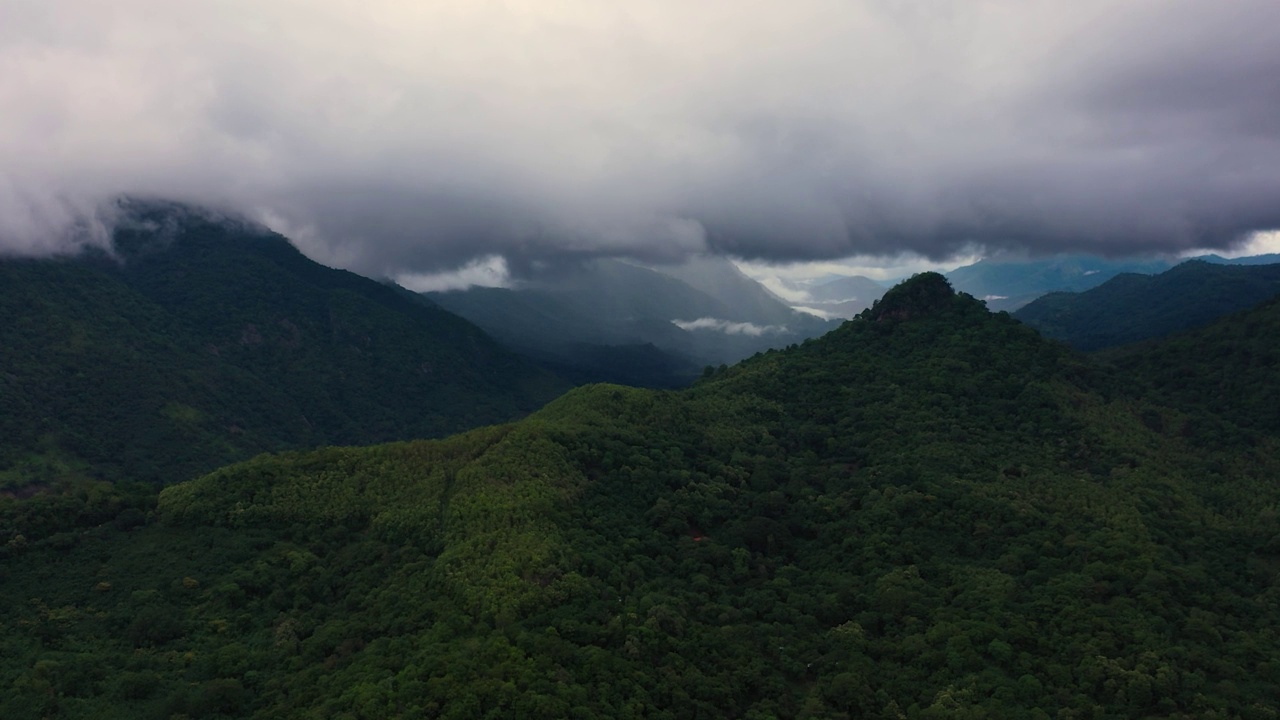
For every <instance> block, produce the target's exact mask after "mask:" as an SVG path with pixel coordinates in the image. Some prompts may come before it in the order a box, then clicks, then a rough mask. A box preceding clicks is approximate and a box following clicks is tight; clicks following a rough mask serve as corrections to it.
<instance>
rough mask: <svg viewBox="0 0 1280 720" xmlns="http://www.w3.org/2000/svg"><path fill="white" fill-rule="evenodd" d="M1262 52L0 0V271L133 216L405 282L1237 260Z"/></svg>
mask: <svg viewBox="0 0 1280 720" xmlns="http://www.w3.org/2000/svg"><path fill="white" fill-rule="evenodd" d="M1277 29H1280V2H1275V0H1230V1H1229V2H1217V1H1215V0H1195V1H1194V2H1189V1H1178V0H1161V1H1159V2H1156V1H1144V0H1122V1H1116V2H1096V1H1089V0H1084V1H1080V0H1073V1H1072V2H1063V1H1062V0H1009V1H1008V2H979V1H974V0H966V1H964V2H954V3H949V2H944V1H943V0H918V1H911V0H897V1H890V0H880V1H874V0H872V1H866V2H852V1H850V0H786V2H782V1H780V0H773V1H770V2H763V1H760V0H695V1H693V2H690V1H689V0H643V1H638V2H616V3H611V2H602V1H601V0H529V1H527V2H522V1H514V0H513V1H508V2H500V1H485V2H482V1H479V0H457V1H453V2H432V1H430V0H419V1H415V2H405V1H401V0H397V1H390V0H305V1H304V0H203V1H199V0H184V1H182V2H177V1H175V0H112V1H111V2H104V1H102V0H2V2H0V247H3V248H5V249H7V250H8V251H9V252H15V251H17V252H47V251H49V250H51V249H54V248H57V247H60V243H61V242H62V240H60V238H62V237H64V236H65V234H66V233H65V232H63V231H62V229H64V228H65V225H66V224H67V223H68V222H72V221H73V220H74V219H76V218H83V217H84V216H85V214H86V213H89V212H90V211H91V210H92V209H93V208H95V207H98V206H99V204H100V203H102V202H103V201H105V200H109V199H110V198H112V197H116V196H118V195H120V194H122V193H127V194H141V195H159V196H165V197H173V198H177V199H184V200H190V201H196V202H203V203H214V204H218V205H224V206H229V207H233V208H238V209H240V210H242V211H244V212H247V213H249V214H251V215H252V216H254V217H256V218H259V219H262V220H264V221H266V222H268V223H269V224H270V225H271V226H272V227H274V228H276V229H278V230H281V231H282V232H285V233H286V234H288V235H290V236H291V237H293V238H294V239H295V241H296V242H298V243H299V245H300V246H301V247H302V248H303V249H304V250H305V251H306V252H308V253H309V254H311V255H312V256H313V257H316V258H317V259H319V260H322V261H324V262H328V263H330V264H337V265H341V266H345V267H350V268H352V269H355V270H358V271H361V272H365V273H368V274H373V275H392V276H396V275H402V274H404V273H430V272H433V271H439V270H446V269H450V268H457V267H461V266H464V265H468V264H470V266H471V267H473V268H474V267H482V266H483V267H488V266H491V265H493V264H494V263H496V262H498V261H497V260H494V258H498V257H501V258H503V260H502V261H501V264H502V265H503V266H504V267H507V268H509V269H511V270H512V271H513V272H517V273H518V272H519V270H520V268H522V267H526V266H527V264H528V263H531V262H538V261H555V260H558V259H564V258H575V257H589V256H592V255H598V254H605V255H617V256H631V257H636V258H639V259H642V260H662V259H673V258H678V257H680V256H682V255H684V254H686V253H692V252H704V251H710V252H719V253H724V254H731V255H734V256H736V257H741V258H746V259H748V260H753V261H756V262H773V263H781V262H788V261H798V260H827V259H836V258H843V257H848V256H855V255H856V256H862V257H868V256H871V257H874V256H878V255H886V256H896V255H899V254H901V253H904V252H906V253H917V254H920V255H923V256H926V257H930V258H934V259H941V258H946V257H949V256H952V255H955V254H957V253H961V254H966V255H969V254H972V253H974V252H996V251H1000V250H1006V249H1012V250H1028V251H1032V252H1053V251H1063V250H1071V251H1087V252H1103V253H1108V254H1125V253H1136V252H1146V251H1166V252H1177V251H1180V250H1185V249H1187V248H1191V247H1224V246H1227V245H1228V244H1230V243H1232V242H1233V241H1236V240H1238V239H1239V238H1241V237H1243V236H1245V235H1247V234H1248V233H1250V232H1251V231H1254V230H1259V229H1268V228H1276V227H1280V41H1278V40H1277V38H1276V37H1275V33H1276V31H1277ZM82 226H83V223H82ZM478 258H479V259H480V260H477V259H478ZM477 263H479V264H478V265H477Z"/></svg>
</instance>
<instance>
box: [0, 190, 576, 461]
mask: <svg viewBox="0 0 1280 720" xmlns="http://www.w3.org/2000/svg"><path fill="white" fill-rule="evenodd" d="M125 211H126V212H127V214H128V217H129V218H131V219H130V220H128V221H126V222H125V223H124V224H123V225H122V226H121V228H120V229H118V230H117V231H116V234H115V239H114V256H110V255H108V254H106V253H101V252H98V253H89V254H86V255H82V256H79V257H75V258H63V259H52V260H15V259H8V260H3V261H0V317H3V318H4V322H3V323H0V368H3V372H2V373H0V396H2V397H3V398H4V403H3V408H2V409H0V482H2V483H3V484H4V485H5V486H17V485H22V484H26V483H29V482H47V481H51V480H56V479H57V478H59V477H64V476H74V475H88V476H92V477H104V478H110V479H119V480H123V479H133V480H145V481H148V482H175V481H178V480H186V479H189V478H191V477H194V476H196V475H199V474H203V473H206V472H209V471H210V470H212V469H214V468H216V467H218V466H220V465H223V464H226V463H227V462H231V461H234V460H239V459H246V458H248V457H251V456H253V455H254V454H257V453H259V452H264V451H277V450H284V449H289V448H303V447H316V446H320V445H328V444H335V443H341V444H355V443H361V444H367V443H374V442H385V441H388V440H395V439H405V438H411V437H433V436H440V435H445V434H448V433H452V432H457V431H459V430H462V429H465V428H469V427H475V426H477V425H483V424H488V423H493V422H498V421H503V420H509V419H512V418H514V417H517V416H519V415H521V414H525V413H527V412H529V411H531V410H534V409H536V408H537V407H539V406H540V405H541V404H542V403H544V402H545V401H546V400H548V399H550V398H552V397H554V396H555V395H557V394H559V393H560V392H563V390H564V389H566V388H567V387H568V384H567V383H566V382H564V381H562V380H560V379H558V378H556V377H554V376H553V375H551V374H550V373H549V372H547V371H546V370H543V369H541V368H540V367H538V366H535V365H534V364H533V363H532V362H530V361H528V360H525V359H522V358H520V357H517V356H515V355H513V354H512V353H511V352H509V351H507V350H505V349H503V348H501V347H499V346H498V345H497V344H496V343H494V342H493V341H492V340H491V339H489V338H488V337H487V336H485V335H484V333H483V332H482V331H480V330H479V329H478V328H476V327H475V326H473V325H471V324H470V323H467V322H466V321H465V320H462V319H461V318H459V317H457V316H455V315H452V314H450V313H448V312H446V311H444V310H442V309H440V308H438V307H434V306H429V305H427V304H425V303H423V302H422V301H421V300H420V299H418V298H416V297H415V296H413V295H412V294H409V293H407V292H406V291H403V290H400V289H397V288H392V287H388V286H385V285H382V284H379V283H377V282H374V281H372V280H369V279H366V278H363V277H360V276H358V275H354V274H352V273H349V272H344V271H340V270H333V269H330V268H326V267H323V266H321V265H318V264H316V263H314V262H312V261H310V260H308V259H307V258H305V257H304V256H303V255H302V254H301V253H299V252H298V251H297V250H296V249H294V248H293V246H292V245H290V244H289V243H288V241H287V240H285V238H283V237H281V236H279V235H276V234H274V233H270V232H267V231H265V230H263V229H261V228H257V227H253V226H251V225H249V224H246V223H244V222H243V221H238V220H234V219H227V218H219V217H215V216H213V215H211V214H209V213H207V212H203V211H199V210H195V209H192V208H187V207H183V206H178V205H170V204H161V203H140V202H136V201H135V202H133V203H131V204H129V205H128V206H126V208H125Z"/></svg>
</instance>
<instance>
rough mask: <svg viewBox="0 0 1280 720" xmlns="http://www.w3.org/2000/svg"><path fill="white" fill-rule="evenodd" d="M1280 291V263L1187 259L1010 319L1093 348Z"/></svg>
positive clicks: (1151, 334) (1187, 324) (1157, 333)
mask: <svg viewBox="0 0 1280 720" xmlns="http://www.w3.org/2000/svg"><path fill="white" fill-rule="evenodd" d="M1278 294H1280V264H1264V265H1225V264H1215V263H1209V262H1205V261H1202V260H1189V261H1187V262H1184V263H1182V264H1180V265H1177V266H1176V267H1173V268H1171V269H1169V270H1166V271H1165V272H1163V273H1161V274H1159V275H1137V274H1122V275H1117V276H1116V277H1114V278H1112V279H1110V280H1108V281H1107V282H1105V283H1103V284H1102V285H1099V286H1098V287H1095V288H1093V289H1091V290H1086V291H1084V292H1081V293H1050V294H1048V295H1045V296H1043V297H1040V298H1038V299H1036V300H1034V301H1033V302H1031V303H1029V304H1027V305H1026V306H1024V307H1022V308H1021V309H1019V310H1017V311H1016V312H1014V313H1013V316H1014V317H1015V318H1017V319H1019V320H1021V321H1022V322H1025V323H1027V324H1028V325H1030V326H1032V327H1034V328H1036V329H1037V330H1039V331H1040V332H1041V333H1043V334H1044V335H1046V336H1048V337H1051V338H1055V339H1058V340H1062V341H1064V342H1066V343H1068V344H1069V345H1071V346H1072V347H1075V348H1077V349H1079V350H1085V351H1090V350H1100V349H1103V348H1108V347H1114V346H1116V345H1123V344H1126V343H1131V342H1137V341H1139V340H1145V339H1148V338H1155V337H1161V336H1164V335H1168V334H1170V333H1174V332H1177V331H1180V330H1186V329H1189V328H1193V327H1197V326H1200V325H1205V324H1207V323H1210V322H1212V321H1214V320H1216V319H1217V318H1220V317H1222V316H1224V315H1227V314H1229V313H1232V312H1236V311H1239V310H1243V309H1245V308H1249V307H1253V306H1254V305H1257V304H1258V303H1260V302H1263V301H1264V300H1267V299H1269V298H1272V297H1275V296H1276V295H1278Z"/></svg>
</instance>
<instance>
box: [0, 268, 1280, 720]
mask: <svg viewBox="0 0 1280 720" xmlns="http://www.w3.org/2000/svg"><path fill="white" fill-rule="evenodd" d="M939 280H940V279H939V278H935V277H931V276H920V277H917V278H915V279H913V280H912V281H909V283H908V284H906V285H905V286H903V287H902V288H900V289H899V291H898V292H894V293H889V294H886V296H885V298H884V299H883V300H882V301H881V303H880V304H879V305H877V306H876V307H875V308H872V309H871V310H869V311H868V312H867V313H865V314H864V315H863V316H862V317H861V318H860V319H857V320H854V321H851V322H848V323H846V324H845V325H843V326H842V327H841V328H840V329H839V330H837V331H835V332H833V333H831V334H829V335H828V336H826V337H824V338H822V339H820V340H815V341H810V342H806V343H804V344H802V345H799V346H795V347H792V348H790V349H788V350H786V351H772V352H768V353H763V354H760V355H757V356H755V357H753V358H751V359H750V360H747V361H745V362H743V363H741V364H739V365H737V366H734V367H731V368H725V369H721V370H715V371H711V372H708V373H706V374H705V376H704V377H703V378H702V379H701V380H700V381H699V382H698V383H697V384H696V385H695V386H694V387H692V388H690V389H688V390H686V391H681V392H674V391H650V390H640V389H635V388H626V387H620V386H613V385H593V386H587V387H582V388H578V389H575V390H573V391H571V392H569V393H567V394H565V395H563V396H562V397H560V398H559V399H557V400H555V401H553V402H551V403H550V404H548V405H547V406H546V407H544V408H543V409H542V410H540V411H538V412H537V413H535V414H533V415H531V416H530V417H528V418H526V419H524V420H522V421H520V422H517V423H514V424H510V425H504V426H497V427H490V428H484V429H480V430H476V431H473V432H469V433H466V434H463V435H458V436H454V437H451V438H448V439H444V440H425V441H414V442H407V443H394V444H388V445H379V446H374V447H368V448H359V449H357V448H329V449H324V450H319V451H314V452H306V453H286V454H278V455H267V456H261V457H257V458H254V459H252V460H249V461H246V462H242V463H240V464H237V465H232V466H228V467H225V468H222V469H220V470H218V471H216V472H214V473H211V474H209V475H206V476H204V477H202V478H200V479H198V480H195V481H191V482H188V483H183V484H179V485H175V486H172V487H169V488H166V489H165V490H164V491H163V492H162V493H161V494H160V496H159V498H158V499H157V498H155V497H154V496H148V495H145V494H143V493H135V494H132V495H131V494H128V493H126V492H124V486H111V485H106V484H101V485H94V484H92V483H85V484H80V485H75V484H70V485H68V489H67V492H64V493H62V494H56V495H55V494H47V495H40V496H37V497H35V498H31V499H29V500H23V501H18V500H3V501H0V502H3V503H5V504H3V505H0V510H3V514H2V515H0V518H3V522H4V524H3V525H2V526H0V527H2V528H3V529H4V531H5V532H6V533H9V535H8V536H7V537H8V538H9V539H8V540H7V542H8V544H7V545H6V546H5V553H6V554H5V556H4V565H3V572H4V573H5V576H4V578H3V580H4V582H3V583H0V622H3V624H4V627H5V628H6V630H7V632H5V633H4V634H0V658H3V661H0V686H3V687H6V688H9V689H10V690H9V692H8V693H7V694H5V695H3V699H0V714H3V715H4V717H14V718H28V717H31V718H34V717H42V716H47V715H59V716H64V717H95V718H98V717H104V718H110V717H122V718H123V717H140V716H164V717H170V716H172V715H175V714H183V715H187V716H190V717H246V716H250V717H302V718H306V717H315V718H321V717H325V718H327V717H371V718H372V717H377V718H394V717H406V718H407V717H424V716H425V717H443V718H475V717H492V718H505V717H548V718H552V717H554V718H561V717H610V718H614V717H618V718H641V717H653V718H677V717H744V718H767V717H797V718H852V717H889V718H932V717H947V718H950V717H975V718H976V717H999V718H1044V717H1051V718H1052V717H1061V718H1083V717H1117V718H1118V717H1127V718H1147V717H1175V718H1200V717H1222V718H1252V717H1270V716H1274V715H1275V714H1276V713H1277V712H1280V706H1278V705H1277V701H1276V698H1280V663H1277V662H1275V660H1274V658H1276V657H1280V610H1278V608H1280V603H1278V600H1280V587H1278V586H1277V584H1276V581H1277V571H1278V570H1280V540H1278V539H1277V538H1280V519H1278V518H1280V513H1277V508H1280V489H1277V487H1276V486H1275V483H1274V478H1275V477H1276V476H1277V474H1278V472H1280V454H1278V452H1277V451H1280V441H1278V439H1277V435H1276V427H1275V426H1274V425H1270V424H1269V422H1270V420H1269V419H1267V417H1269V416H1267V417H1260V418H1259V417H1253V416H1252V415H1247V414H1244V413H1241V414H1238V415H1236V414H1232V413H1233V412H1235V411H1234V410H1231V409H1230V406H1231V403H1230V402H1229V401H1225V402H1224V403H1223V404H1222V405H1221V406H1216V405H1213V404H1211V403H1209V402H1208V400H1207V398H1208V397H1210V395H1211V393H1212V388H1214V387H1217V384H1219V383H1221V382H1222V379H1221V378H1220V377H1216V376H1213V375H1211V374H1207V373H1200V372H1199V370H1197V368H1198V366H1195V365H1192V366H1190V367H1191V369H1192V370H1193V372H1190V373H1188V374H1183V375H1178V376H1177V377H1179V378H1180V382H1181V383H1182V385H1183V386H1185V388H1188V389H1185V390H1184V392H1185V394H1184V395H1178V394H1175V393H1174V392H1173V390H1172V389H1168V388H1165V386H1164V385H1162V384H1160V378H1161V377H1164V376H1163V375H1161V374H1160V372H1157V369H1159V368H1165V367H1166V364H1167V365H1168V366H1169V367H1171V368H1172V367H1176V366H1177V365H1178V363H1182V362H1185V361H1187V359H1188V358H1189V357H1194V355H1192V352H1193V351H1192V350H1191V348H1192V347H1193V346H1194V347H1196V348H1198V352H1199V353H1200V355H1199V357H1202V358H1210V357H1219V356H1218V353H1222V355H1221V358H1220V360H1221V361H1222V362H1227V361H1228V358H1230V362H1232V363H1234V362H1240V363H1244V361H1243V360H1238V358H1237V356H1236V354H1235V353H1234V352H1233V351H1232V350H1231V349H1232V348H1241V345H1240V344H1239V343H1240V341H1241V340H1242V338H1243V337H1244V335H1242V334H1247V333H1248V332H1250V330H1249V328H1252V329H1253V330H1254V331H1257V332H1259V333H1265V329H1266V328H1267V327H1270V325H1269V324H1267V323H1270V322H1271V320H1272V319H1273V318H1272V316H1273V315H1274V311H1273V310H1268V311H1267V313H1266V314H1263V315H1256V314H1254V315H1246V316H1242V317H1240V318H1237V319H1234V320H1233V321H1232V323H1235V324H1229V325H1226V326H1222V327H1221V328H1219V329H1217V330H1214V331H1213V332H1214V333H1221V334H1213V333H1209V332H1208V331H1206V334H1204V335H1200V336H1197V337H1196V338H1195V339H1194V340H1188V341H1187V344H1186V345H1185V346H1184V345H1179V344H1177V343H1171V344H1170V345H1168V346H1166V347H1165V348H1164V349H1160V348H1156V349H1153V350H1151V351H1150V352H1147V353H1144V354H1142V355H1133V356H1128V357H1125V358H1122V359H1121V358H1118V359H1116V360H1115V363H1117V364H1119V365H1121V366H1122V368H1120V369H1118V368H1116V367H1112V366H1104V365H1101V364H1098V363H1095V362H1093V361H1092V360H1089V359H1086V358H1083V357H1081V356H1079V355H1076V354H1075V353H1073V352H1072V351H1070V350H1069V349H1067V348H1066V347H1065V346H1062V345H1060V344H1057V343H1051V342H1047V341H1044V340H1042V339H1041V338H1040V337H1039V336H1038V334H1037V333H1036V332H1035V331H1033V330H1031V329H1030V328H1027V327H1026V326H1025V325H1022V324H1020V323H1018V322H1016V321H1014V320H1013V319H1011V318H1009V317H1008V316H1007V315H1003V314H1000V315H991V314H989V313H988V312H987V311H986V310H985V308H984V307H983V306H982V304H981V303H980V302H979V301H977V300H974V299H973V298H971V297H969V296H966V295H957V294H955V293H953V292H951V290H950V287H949V286H947V285H946V282H945V281H941V282H939ZM1237 325H1238V326H1237ZM1260 336H1261V335H1260ZM1179 342H1181V341H1179ZM1259 342H1261V341H1259ZM1243 349H1244V350H1245V351H1247V352H1253V351H1258V352H1260V351H1261V349H1260V348H1252V346H1248V345H1246V346H1244V348H1243ZM1267 357H1269V356H1265V357H1264V358H1263V363H1265V365H1266V366H1265V367H1263V366H1262V365H1259V366H1258V367H1254V366H1252V365H1247V364H1241V365H1239V366H1238V369H1239V370H1240V371H1242V372H1243V371H1244V369H1246V368H1252V369H1250V370H1249V372H1250V373H1252V374H1250V375H1248V378H1249V379H1250V381H1252V382H1259V383H1264V384H1266V387H1267V388H1275V387H1277V384H1276V383H1277V379H1276V378H1275V377H1274V372H1275V368H1277V367H1280V363H1270V362H1266V358H1267ZM1147 363H1150V365H1148V364H1147ZM1228 367H1237V366H1235V365H1228ZM1171 372H1172V371H1171ZM1170 377H1172V376H1170ZM1266 392H1271V390H1267V391H1266ZM192 407H195V406H194V405H193V406H192ZM1256 411H1257V412H1262V410H1261V406H1259V407H1258V408H1256ZM175 412H179V413H181V412H182V411H181V408H179V409H177V410H176V411H175ZM1188 427H1214V428H1220V429H1222V428H1225V431H1226V432H1236V431H1240V432H1244V431H1246V430H1247V431H1248V432H1249V433H1251V435H1250V436H1249V446H1248V447H1247V448H1241V447H1235V448H1230V449H1226V450H1224V449H1222V448H1220V447H1218V446H1217V445H1216V440H1215V439H1214V438H1213V436H1212V435H1210V436H1205V435H1203V434H1201V433H1197V432H1187V431H1186V428H1188ZM72 488H74V489H72ZM39 508H45V510H38V509H39ZM54 508H58V511H57V512H54ZM72 509H76V510H75V512H72ZM139 516H141V518H142V522H141V523H139V522H138V519H139ZM19 535H21V536H22V538H23V539H22V540H21V541H18V540H17V537H18V536H19ZM0 539H3V538H0Z"/></svg>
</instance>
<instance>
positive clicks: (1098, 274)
mask: <svg viewBox="0 0 1280 720" xmlns="http://www.w3.org/2000/svg"><path fill="white" fill-rule="evenodd" d="M1171 265H1172V263H1170V262H1169V261H1168V260H1165V259H1163V258H1151V259H1138V260H1132V259H1124V260H1109V259H1107V258H1101V257H1095V256H1091V255H1059V256H1055V257H1050V258H1042V259H1037V260H999V259H986V260H980V261H978V262H976V263H974V264H972V265H966V266H964V267H960V268H956V269H955V270H952V271H951V272H949V273H946V276H947V279H948V280H950V281H951V283H952V284H953V285H954V286H955V288H956V289H957V290H959V291H961V292H966V293H969V294H970V295H973V296H974V297H976V298H978V299H979V300H984V301H986V303H987V307H988V308H991V309H992V310H1009V311H1012V310H1015V309H1017V308H1019V307H1021V306H1023V305H1025V304H1027V303H1029V302H1031V301H1032V300H1034V299H1036V298H1037V297H1040V296H1041V295H1044V294H1045V293H1049V292H1055V291H1068V292H1078V291H1080V290H1088V289H1089V288H1092V287H1097V286H1099V285H1101V284H1102V283H1104V282H1106V281H1107V280H1110V279H1111V278H1113V277H1115V276H1116V275H1119V274H1121V273H1147V274H1150V273H1158V272H1164V271H1165V270H1168V269H1169V267H1170V266H1171Z"/></svg>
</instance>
